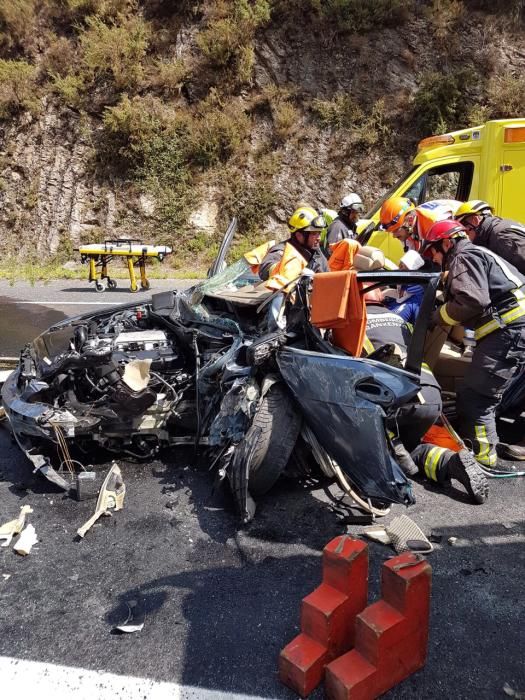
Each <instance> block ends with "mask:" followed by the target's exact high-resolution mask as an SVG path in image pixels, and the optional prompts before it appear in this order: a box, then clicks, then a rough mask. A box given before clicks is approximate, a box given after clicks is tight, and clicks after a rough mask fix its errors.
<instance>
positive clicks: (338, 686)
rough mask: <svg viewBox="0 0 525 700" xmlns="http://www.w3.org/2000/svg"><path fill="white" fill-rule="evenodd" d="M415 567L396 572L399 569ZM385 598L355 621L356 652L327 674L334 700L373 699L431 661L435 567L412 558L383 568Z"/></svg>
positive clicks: (398, 559) (402, 557) (405, 556)
mask: <svg viewBox="0 0 525 700" xmlns="http://www.w3.org/2000/svg"><path fill="white" fill-rule="evenodd" d="M411 562H416V564H415V565H414V566H408V567H406V568H397V570H396V567H397V566H398V565H399V564H404V563H411ZM381 587H382V593H383V599H382V600H380V601H378V602H377V603H374V604H372V605H369V606H368V607H367V608H365V609H364V610H363V611H362V612H361V613H360V614H359V615H358V616H357V618H356V625H355V649H353V650H352V651H350V652H348V653H347V654H344V655H343V656H341V657H339V658H338V659H336V660H335V661H332V662H331V663H330V664H329V665H328V666H327V667H326V671H325V679H326V688H327V695H328V697H329V698H332V700H371V699H372V698H376V697H378V696H379V695H382V694H383V693H385V692H387V691H388V690H389V689H390V688H392V687H394V686H395V685H397V684H398V683H400V682H401V681H403V680H404V679H405V678H407V677H408V676H409V675H411V674H412V673H414V672H415V671H417V670H419V669H420V668H421V667H422V666H423V665H424V664H425V660H426V654H427V642H428V621H429V620H428V618H429V599H430V589H431V568H430V566H429V565H428V564H427V562H424V561H423V562H417V560H416V559H415V557H414V555H413V554H411V553H407V554H403V555H400V556H399V557H395V558H394V559H391V560H390V561H388V562H387V563H386V564H384V565H383V570H382V580H381Z"/></svg>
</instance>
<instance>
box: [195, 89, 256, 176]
mask: <svg viewBox="0 0 525 700" xmlns="http://www.w3.org/2000/svg"><path fill="white" fill-rule="evenodd" d="M183 123H184V129H185V141H186V146H185V148H186V154H187V158H188V160H189V161H190V162H191V163H193V164H195V165H199V166H202V167H209V166H211V165H214V164H216V163H219V162H223V163H224V162H226V161H227V160H228V159H229V158H231V157H232V156H233V155H234V154H235V153H237V152H238V151H239V150H241V148H242V146H243V145H244V143H245V142H246V139H247V138H248V135H249V132H250V119H249V117H248V116H247V115H246V113H245V111H244V109H243V107H242V105H241V104H239V103H238V102H235V101H231V100H228V101H227V100H225V99H224V100H223V99H222V98H221V97H220V96H219V95H218V93H217V92H216V91H215V90H212V91H211V92H210V95H209V97H208V98H207V99H206V100H203V101H202V102H201V103H200V104H199V105H198V107H197V108H196V110H195V113H194V114H193V115H186V118H185V119H184V122H183Z"/></svg>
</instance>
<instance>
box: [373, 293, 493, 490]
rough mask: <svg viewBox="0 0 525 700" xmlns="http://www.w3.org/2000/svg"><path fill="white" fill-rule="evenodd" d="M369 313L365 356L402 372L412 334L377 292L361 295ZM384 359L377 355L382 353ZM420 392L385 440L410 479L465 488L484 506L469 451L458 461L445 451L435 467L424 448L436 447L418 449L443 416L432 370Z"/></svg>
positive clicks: (482, 482)
mask: <svg viewBox="0 0 525 700" xmlns="http://www.w3.org/2000/svg"><path fill="white" fill-rule="evenodd" d="M365 303H366V311H367V323H366V338H365V352H366V353H367V354H372V352H374V353H375V354H374V355H373V357H376V358H377V359H381V360H382V361H386V362H388V363H389V364H398V363H399V366H400V367H403V363H404V360H405V359H406V355H407V348H408V344H409V342H410V338H411V333H410V329H409V327H408V326H407V324H406V323H405V321H404V320H403V319H402V318H401V317H400V316H399V315H398V314H395V313H393V312H391V311H389V310H388V309H386V308H385V307H384V306H383V303H382V294H381V291H380V290H379V289H373V290H372V291H370V292H365ZM382 350H383V351H384V356H382V357H381V356H380V353H381V351H382ZM420 387H421V388H420V391H419V392H418V395H417V397H416V398H415V399H414V400H413V401H412V402H409V403H408V404H405V405H404V406H402V407H401V408H399V410H398V411H397V413H396V415H395V418H393V419H390V420H389V421H388V422H387V430H388V436H389V438H390V442H391V444H392V448H393V451H394V454H395V456H396V460H397V462H398V464H399V466H400V467H401V469H402V470H403V472H404V473H405V474H406V475H407V476H409V477H414V476H416V475H417V474H418V473H420V474H422V475H424V476H426V477H427V478H428V479H430V480H431V481H434V482H436V483H437V484H439V485H442V486H448V484H449V483H450V480H451V479H456V480H457V481H459V482H460V483H461V484H463V486H464V487H465V490H466V491H467V493H468V494H469V496H470V498H471V500H472V501H474V502H475V503H483V502H484V501H485V500H486V498H487V493H488V488H487V482H486V479H485V477H484V475H483V472H482V471H481V469H480V468H479V466H478V465H477V463H476V461H475V460H474V458H472V457H471V456H469V452H468V450H463V451H462V452H463V453H465V454H462V456H461V458H453V456H454V453H452V452H451V451H450V450H447V452H448V453H449V454H448V455H446V454H445V452H444V451H441V452H440V453H439V455H440V459H439V464H438V463H437V460H434V456H435V452H432V454H431V457H429V458H428V459H427V454H428V450H427V448H429V449H430V448H432V447H436V449H437V450H441V449H442V448H439V447H437V446H434V445H424V446H422V445H420V441H421V438H422V437H423V436H424V435H425V433H426V432H427V431H428V429H429V428H430V427H431V426H432V425H433V424H434V423H435V422H436V420H437V418H438V417H439V415H440V414H441V410H442V402H441V387H440V386H439V383H438V381H437V380H436V378H435V377H434V375H433V374H432V372H431V370H430V368H429V367H428V366H426V365H423V366H422V368H421V375H420Z"/></svg>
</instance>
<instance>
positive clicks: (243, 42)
mask: <svg viewBox="0 0 525 700" xmlns="http://www.w3.org/2000/svg"><path fill="white" fill-rule="evenodd" d="M269 20H270V2H269V1H268V0H253V1H252V2H249V0H230V1H229V2H227V1H226V0H218V1H217V2H215V3H212V4H211V5H210V6H209V8H208V15H207V23H206V27H205V28H204V29H203V30H202V31H201V32H200V33H199V34H198V35H197V45H198V46H199V48H200V50H201V51H202V53H203V54H204V56H205V57H206V59H207V60H208V62H209V63H210V64H211V65H212V66H213V67H214V68H219V69H226V68H229V69H231V73H232V75H233V76H234V77H235V79H236V81H237V82H238V83H246V82H249V81H250V80H251V76H252V69H253V64H254V56H253V46H252V44H253V40H254V37H255V34H256V32H257V31H258V30H259V29H260V28H261V27H262V26H264V25H265V24H267V23H268V22H269Z"/></svg>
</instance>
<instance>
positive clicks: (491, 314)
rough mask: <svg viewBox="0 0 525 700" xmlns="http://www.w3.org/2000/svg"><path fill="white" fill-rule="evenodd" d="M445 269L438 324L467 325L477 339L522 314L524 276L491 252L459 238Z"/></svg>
mask: <svg viewBox="0 0 525 700" xmlns="http://www.w3.org/2000/svg"><path fill="white" fill-rule="evenodd" d="M447 268H448V275H447V279H446V283H445V302H446V303H445V304H443V306H441V307H440V309H439V316H440V319H441V322H442V323H444V324H446V325H452V326H453V325H457V324H459V323H461V324H463V325H468V326H469V327H471V328H474V331H475V337H476V339H477V340H480V339H481V338H484V337H485V336H486V335H488V334H489V333H492V332H493V331H495V330H497V329H498V328H504V327H505V326H506V325H509V324H511V323H514V322H515V321H517V320H518V319H521V318H523V317H524V316H525V295H524V293H523V290H522V289H521V287H522V286H523V285H524V284H525V277H524V276H523V275H521V274H520V273H519V272H518V270H517V269H516V268H515V267H514V266H513V265H511V264H510V263H508V262H506V261H505V260H503V259H502V258H500V257H499V256H498V255H496V254H495V253H493V252H492V251H490V250H487V249H485V248H482V247H480V246H477V245H474V244H473V243H471V242H470V241H468V240H460V241H458V242H457V243H456V245H455V248H454V249H453V250H452V251H451V252H450V254H449V259H448V261H447Z"/></svg>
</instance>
